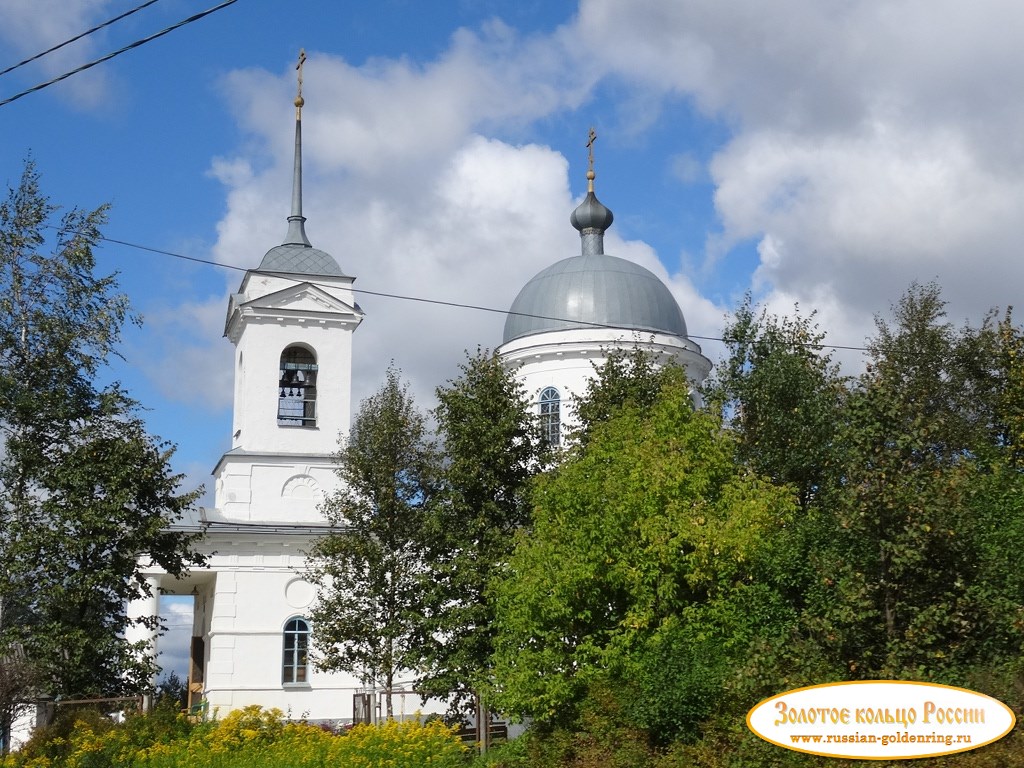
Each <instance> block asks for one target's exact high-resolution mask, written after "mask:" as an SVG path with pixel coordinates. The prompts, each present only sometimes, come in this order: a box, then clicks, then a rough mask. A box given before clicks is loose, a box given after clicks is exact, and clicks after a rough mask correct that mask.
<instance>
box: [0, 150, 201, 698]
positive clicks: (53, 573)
mask: <svg viewBox="0 0 1024 768" xmlns="http://www.w3.org/2000/svg"><path fill="white" fill-rule="evenodd" d="M56 210H57V209H56V207H55V206H53V205H51V204H50V203H49V201H48V199H47V198H46V197H45V196H44V195H43V194H42V193H41V191H40V189H39V179H38V174H37V173H36V171H35V168H34V166H33V164H32V163H31V162H29V163H28V164H27V165H26V168H25V172H24V174H23V176H22V178H21V183H20V185H19V187H18V188H17V189H13V190H11V191H10V194H9V196H8V198H7V200H6V201H5V202H3V203H2V204H0V350H2V352H0V412H2V413H3V418H2V420H0V430H2V432H3V438H4V449H5V452H6V457H5V461H4V462H3V464H2V465H0V573H2V576H0V606H2V613H0V639H2V640H4V641H6V643H11V642H17V643H19V644H20V645H21V646H22V647H24V649H25V652H26V654H27V656H28V658H29V659H30V660H31V662H32V664H33V665H34V667H35V668H36V669H37V670H38V671H39V673H40V677H41V681H42V682H41V686H42V688H43V689H44V690H47V691H48V692H49V693H50V694H51V695H57V694H61V695H65V696H68V695H70V696H82V695H97V694H106V695H113V694H122V693H129V692H138V691H140V690H145V689H148V688H149V687H150V680H151V679H152V676H153V674H154V673H155V671H156V670H155V666H154V662H153V659H152V657H151V656H149V655H147V654H146V653H145V651H146V649H145V648H144V647H141V646H134V645H132V644H130V643H128V642H127V641H126V640H125V638H124V629H125V627H126V626H127V625H128V623H129V619H128V617H127V613H126V607H127V604H128V602H129V601H130V600H132V599H136V598H139V597H143V596H146V595H148V593H149V587H148V585H147V584H146V583H145V581H144V579H143V578H142V576H141V575H140V558H143V557H146V558H148V559H149V560H150V561H151V562H152V563H154V564H156V565H158V566H160V567H162V568H164V569H166V571H167V572H168V573H170V574H172V575H180V574H182V573H183V572H184V571H185V570H186V569H187V567H188V566H189V565H192V564H198V563H200V562H201V558H199V557H198V556H197V555H196V554H195V553H194V552H193V551H192V547H191V545H192V541H193V537H188V536H181V535H177V534H172V533H169V532H168V530H167V527H168V525H169V524H170V523H172V522H173V521H175V520H177V519H179V518H180V516H181V515H182V514H183V513H184V511H185V510H186V509H187V508H188V507H189V506H190V505H191V504H192V503H193V502H194V500H195V498H196V496H197V493H193V494H184V495H179V494H178V486H179V483H180V479H181V478H180V476H179V475H175V474H174V473H173V472H172V471H171V469H170V464H169V459H170V454H171V448H170V447H169V446H168V445H167V444H165V443H162V442H160V441H158V440H155V439H154V438H152V437H151V436H150V435H149V434H148V433H147V432H146V429H145V425H144V424H143V422H142V420H141V418H140V417H139V415H138V406H137V404H136V403H135V401H134V400H132V399H131V397H129V395H128V394H127V393H126V392H125V391H124V390H123V389H122V388H121V387H120V386H119V385H118V384H116V383H114V384H110V385H107V386H105V387H102V386H100V385H99V383H98V382H97V379H98V375H99V374H100V372H101V371H102V369H103V366H104V364H105V363H106V362H107V360H108V359H109V358H110V356H111V355H113V354H116V348H117V344H118V341H119V339H120V332H121V328H122V325H123V323H124V321H125V320H126V319H127V318H128V317H129V307H128V302H127V299H126V298H125V297H124V296H123V295H122V294H120V293H118V292H117V282H116V278H115V276H107V277H97V276H96V275H95V274H94V272H95V261H94V258H93V249H94V248H95V246H96V243H97V242H98V240H99V237H100V230H99V228H100V226H101V225H102V224H103V222H104V220H105V215H106V208H105V207H102V208H99V209H97V210H95V211H91V212H83V211H79V210H72V211H71V212H69V213H67V214H65V215H64V216H63V217H62V218H61V220H60V222H59V224H57V225H56V226H55V229H54V232H55V234H53V235H52V237H51V238H48V237H47V231H46V230H47V228H48V227H49V222H50V221H51V220H52V218H53V215H54V214H55V212H56ZM50 240H52V244H53V250H52V252H50V253H45V252H44V251H43V248H44V246H45V245H47V243H48V242H49V241H50ZM139 621H141V622H143V623H146V624H148V625H150V626H153V625H154V624H155V622H156V618H155V617H145V618H142V619H140V620H139ZM154 628H155V627H154Z"/></svg>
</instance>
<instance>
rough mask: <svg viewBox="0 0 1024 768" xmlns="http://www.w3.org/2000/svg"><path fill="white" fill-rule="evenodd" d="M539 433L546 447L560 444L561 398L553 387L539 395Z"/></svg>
mask: <svg viewBox="0 0 1024 768" xmlns="http://www.w3.org/2000/svg"><path fill="white" fill-rule="evenodd" d="M540 433H541V439H542V440H544V442H546V443H547V444H548V445H554V446H557V445H561V444H562V396H561V395H560V394H559V393H558V390H557V389H555V388H554V387H545V388H544V391H542V392H541V393H540Z"/></svg>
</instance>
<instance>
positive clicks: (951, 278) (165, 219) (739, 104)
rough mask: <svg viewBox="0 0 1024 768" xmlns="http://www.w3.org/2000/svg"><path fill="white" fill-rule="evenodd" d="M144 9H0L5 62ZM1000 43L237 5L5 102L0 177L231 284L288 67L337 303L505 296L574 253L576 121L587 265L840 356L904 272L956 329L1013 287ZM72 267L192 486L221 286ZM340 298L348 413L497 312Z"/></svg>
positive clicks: (893, 17)
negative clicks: (91, 212) (761, 314)
mask: <svg viewBox="0 0 1024 768" xmlns="http://www.w3.org/2000/svg"><path fill="white" fill-rule="evenodd" d="M139 2H140V0H0V14H2V17H0V18H2V19H3V23H2V24H0V69H2V68H3V67H4V66H7V65H8V64H13V63H15V62H17V61H19V60H21V59H22V58H25V57H26V56H29V55H32V54H35V53H37V52H39V51H41V50H43V49H45V48H47V47H49V46H51V45H54V44H55V43H57V42H60V41H62V40H64V39H66V38H68V37H70V36H72V35H74V34H76V33H78V32H81V31H83V30H85V29H86V28H88V27H90V26H93V25H94V24H97V23H99V22H102V21H104V20H106V19H108V18H111V17H113V16H115V15H117V14H119V13H122V12H124V11H126V10H128V9H130V8H132V7H134V6H135V5H138V4H139ZM215 4H216V2H215V0H160V2H157V3H155V4H154V5H153V6H151V7H149V8H147V9H145V10H143V11H141V12H139V13H137V14H135V15H133V16H131V17H130V18H128V19H126V20H124V21H122V22H120V23H118V24H116V25H114V26H112V27H110V28H108V29H106V30H104V31H103V32H101V33H98V34H96V35H92V36H90V37H89V38H87V39H86V40H83V41H81V42H80V43H77V44H74V45H72V46H68V47H67V48H66V49H63V50H62V51H61V52H60V53H59V54H55V55H53V56H49V57H46V58H45V59H43V60H41V61H39V62H35V63H33V64H30V65H27V66H25V67H21V68H19V69H18V70H15V71H14V72H11V73H9V74H7V75H4V76H2V77H0V100H2V99H4V98H7V97H9V96H11V95H13V94H15V93H17V92H19V91H21V90H24V89H25V88H28V87H31V86H33V85H35V84H37V83H39V82H42V81H45V80H48V79H49V78H51V77H54V76H56V75H58V74H61V73H62V72H65V71H67V70H70V69H72V68H74V67H76V66H78V65H80V64H82V63H84V62H86V61H89V60H92V59H95V58H97V57H99V56H101V55H103V54H105V53H107V52H109V51H113V50H116V49H117V48H120V47H122V46H124V45H127V44H129V43H131V42H132V41H134V40H137V39H139V38H142V37H145V36H147V35H150V34H152V33H154V32H157V31H159V30H161V29H164V28H165V27H168V26H170V25H171V24H174V23H176V22H178V21H179V20H181V19H184V18H186V17H188V16H191V15H192V14H195V13H198V12H200V11H202V10H205V9H207V8H209V7H212V6H213V5H215ZM1022 37H1024V5H1021V4H1019V3H1015V2H1009V0H1007V1H1005V2H1001V1H998V0H979V1H978V2H974V3H971V4H965V3H962V2H954V0H913V1H912V0H862V1H861V2H822V0H777V1H776V2H773V3H772V4H770V5H768V6H766V5H765V4H764V3H763V2H761V1H760V0H730V2H711V1H710V0H581V1H580V2H579V3H572V2H554V1H549V0H517V1H512V0H480V1H477V2H470V0H451V1H450V2H440V1H438V2H430V3H427V2H422V1H421V2H413V0H352V1H351V2H345V3H339V2H336V1H335V0H292V1H290V2H280V1H278V0H238V2H236V3H235V4H233V5H231V6H229V7H227V8H225V9H223V10H220V11H218V12H216V13H214V14H211V15H210V16H208V17H206V18H204V19H202V20H200V21H198V22H196V23H194V24H190V25H188V26H185V27H183V28H181V29H179V30H177V31H175V32H172V33H170V34H169V35H167V36H165V37H162V38H160V39H158V40H155V41H153V42H151V43H148V44H146V45H144V46H142V47H140V48H137V49H135V50H133V51H130V52H128V53H125V54H124V55H122V56H120V57H118V58H115V59H113V60H111V61H109V62H106V63H104V64H102V65H99V66H97V67H95V68H93V69H91V70H89V71H87V72H84V73H82V74H79V75H76V76H74V77H71V78H69V79H67V80H65V81H64V82H62V83H60V84H57V85H54V86H52V87H49V88H46V89H44V90H42V91H39V92H37V93H33V94H30V95H28V96H25V97H24V98H21V99H19V100H17V101H14V102H11V103H10V104H7V105H5V106H3V107H0V146H2V147H3V151H2V153H0V181H3V182H5V183H7V184H9V185H13V184H16V183H17V180H18V178H19V176H20V173H21V168H22V164H23V160H24V158H25V157H26V156H27V155H28V154H30V153H31V156H32V157H33V158H34V160H35V161H36V163H37V165H38V169H39V171H40V172H41V173H42V183H43V188H44V190H45V191H46V192H47V193H48V194H49V195H50V196H51V198H52V199H53V201H54V202H57V203H59V204H61V205H64V206H68V207H70V206H79V207H95V206H98V205H100V204H102V203H105V202H109V203H111V204H112V209H111V213H110V222H109V225H108V226H107V228H106V230H105V232H106V234H107V236H109V237H111V238H114V239H117V240H122V241H127V242H131V243H136V244H139V245H143V246H147V247H150V248H156V249H161V250H166V251H172V252H176V253H181V254H185V255H189V256H194V257H197V258H201V259H209V260H213V261H217V262H220V263H224V264H230V265H232V266H235V267H241V268H246V267H254V266H256V265H257V264H258V263H259V261H260V259H261V257H262V255H263V253H264V252H266V250H267V249H268V248H270V247H271V246H273V245H275V244H277V243H279V242H280V241H281V240H282V238H283V237H284V234H285V231H286V223H285V217H286V216H287V214H288V205H289V199H290V198H289V196H290V186H289V185H290V167H291V148H292V137H293V134H292V131H293V126H294V122H293V116H294V112H293V108H292V106H291V102H292V99H293V98H294V92H295V69H294V65H295V61H296V57H297V54H298V51H299V49H300V48H305V50H306V52H307V56H308V60H307V63H306V66H305V88H304V95H305V98H306V107H305V110H304V113H303V127H304V135H303V139H304V149H305V213H306V216H307V218H308V222H307V225H306V230H307V233H308V234H309V237H310V239H311V241H312V243H313V245H315V246H316V247H318V248H321V249H323V250H326V251H328V252H329V253H331V254H332V255H334V256H335V258H336V259H337V260H338V262H339V263H340V264H341V266H342V269H344V270H345V271H346V272H347V273H348V274H352V275H355V276H356V277H357V282H356V287H357V288H363V289H368V290H373V291H384V292H393V293H398V294H408V295H416V296H423V297H428V298H437V299H441V300H445V301H455V302H466V303H472V304H480V305H486V306H493V307H498V308H504V307H507V306H508V305H509V304H510V303H511V301H512V299H513V298H514V296H515V294H516V292H517V291H518V289H519V287H521V286H522V284H523V283H525V281H526V280H527V279H528V278H529V277H530V276H531V275H532V274H534V273H536V272H537V271H539V270H540V269H541V268H543V267H544V266H546V265H548V264H550V263H552V262H553V261H555V260H557V259H559V258H563V257H565V256H569V255H572V254H574V253H576V252H577V251H578V236H577V233H576V232H575V230H573V229H572V228H571V227H570V226H569V224H568V216H569V213H570V212H571V211H572V209H573V207H574V206H575V204H576V203H577V201H578V200H579V198H580V197H581V196H582V195H583V193H584V191H585V185H586V182H585V178H584V174H585V171H586V149H585V147H584V144H585V142H586V136H587V130H588V128H590V127H591V126H593V127H595V129H596V130H597V133H598V136H599V138H598V141H597V144H596V149H595V157H596V170H597V174H598V177H597V191H598V195H599V197H600V198H601V200H602V202H604V203H605V204H606V205H607V206H608V207H610V208H611V209H612V210H613V211H614V213H615V224H614V226H613V229H612V231H611V232H610V233H609V235H608V239H607V241H606V249H607V250H608V251H609V252H610V253H613V254H615V255H619V256H623V257H626V258H631V259H633V260H636V261H638V262H640V263H642V264H644V265H645V266H647V267H649V268H651V269H654V270H655V271H656V272H657V273H658V274H659V275H660V276H661V277H662V278H663V279H664V280H665V281H666V283H667V284H668V285H669V286H670V287H671V289H672V290H673V292H674V294H675V295H676V297H677V299H678V300H679V303H680V306H681V307H682V309H683V312H684V314H685V316H686V319H687V323H688V326H689V329H690V332H691V333H692V334H696V335H701V336H712V337H713V336H717V335H718V334H719V333H720V331H721V328H722V320H723V317H724V315H725V313H726V312H728V311H729V309H730V308H732V307H733V306H734V305H735V303H736V302H737V300H738V299H739V297H741V296H742V294H743V293H744V292H745V291H748V290H750V291H753V292H754V294H755V295H756V296H758V297H759V298H760V299H761V300H762V301H764V302H765V303H766V304H767V305H768V306H770V307H772V308H774V309H776V310H777V311H780V312H785V311H787V310H788V309H790V308H791V307H792V306H793V304H794V303H799V304H800V306H801V307H802V308H803V309H805V310H809V309H816V310H818V312H819V319H820V321H821V323H822V326H823V327H824V328H826V329H827V330H828V331H829V338H830V339H831V340H832V341H834V342H835V343H838V344H859V343H860V342H862V341H863V339H864V338H865V336H866V335H867V334H868V333H870V331H871V328H872V316H873V314H874V313H876V312H885V311H886V310H887V308H888V307H889V305H890V304H891V302H892V301H894V300H895V299H896V298H897V297H898V296H899V295H900V293H902V291H903V290H904V289H905V288H906V286H907V285H908V284H909V282H910V281H911V280H915V279H916V280H920V281H927V280H937V281H938V282H939V283H940V284H941V285H943V287H944V289H945V295H946V297H947V299H948V300H949V302H950V315H951V317H952V318H953V319H954V320H956V321H957V322H960V321H962V320H963V319H964V318H972V319H977V318H979V317H981V316H982V315H983V314H984V312H985V311H986V310H987V309H988V308H990V307H992V306H994V305H1000V306H1002V305H1006V304H1008V303H1012V302H1014V301H1015V300H1016V299H1017V294H1018V293H1019V290H1020V289H1019V286H1020V285H1022V284H1024V260H1022V259H1021V258H1020V255H1019V250H1020V248H1019V244H1020V243H1021V242H1022V240H1024V237H1022V235H1024V216H1021V210H1022V203H1024V139H1022V138H1021V137H1024V125H1022V123H1024V107H1022V104H1024V102H1022V101H1021V100H1020V99H1019V98H1018V95H1019V94H1020V93H1022V92H1024V87H1022V86H1024V82H1021V81H1022V80H1024V45H1021V39H1022ZM98 255H99V258H100V266H101V269H103V270H106V271H110V270H118V271H119V272H120V274H121V282H122V286H123V288H124V290H125V291H126V292H127V293H128V294H129V295H130V296H131V298H132V300H133V302H134V305H135V307H136V309H137V310H138V311H139V312H141V313H142V315H143V316H144V317H145V320H146V322H145V325H144V326H143V327H142V328H140V329H134V328H133V329H129V330H128V331H127V332H126V335H125V345H124V358H125V359H124V361H123V362H118V363H116V364H115V365H114V366H113V367H112V370H111V373H110V375H111V376H116V377H118V378H120V379H122V380H123V381H124V382H125V383H126V384H127V385H128V387H129V388H130V389H131V390H132V392H133V393H135V395H136V396H137V397H138V399H139V400H141V401H142V403H143V404H144V405H145V406H146V407H147V409H148V411H147V418H148V420H149V423H150V426H151V429H152V430H153V432H154V433H156V434H158V435H160V436H161V437H163V438H165V439H168V440H170V441H172V442H174V443H176V444H177V445H178V446H179V449H178V453H177V455H176V458H175V465H176V467H177V468H178V469H179V470H180V471H181V472H184V473H185V474H186V475H187V476H188V483H189V484H192V485H194V484H197V483H200V482H206V481H207V478H208V476H209V472H210V471H211V470H212V468H213V466H214V464H215V463H216V460H217V458H218V457H219V455H220V453H221V452H222V451H223V450H225V448H226V447H227V446H228V443H229V434H230V396H231V378H230V377H231V370H232V366H231V364H230V358H231V349H230V344H229V343H228V342H227V341H226V340H225V339H223V338H222V333H223V321H224V314H225V310H226V302H227V296H228V294H229V292H230V291H232V290H234V289H235V288H236V287H237V285H238V283H239V281H240V279H241V273H240V272H237V271H230V270H223V269H217V268H213V267H207V266H202V265H198V264H193V263H189V262H186V261H182V260H180V259H174V258H170V257H167V256H161V255H158V254H154V253H150V252H146V251H143V250H138V249H134V248H129V247H125V246H120V245H114V244H109V243H108V244H106V245H104V247H103V248H102V250H101V251H100V253H99V254H98ZM360 303H361V306H362V307H363V309H364V310H365V312H366V319H365V321H364V323H363V325H362V327H361V328H360V329H359V331H358V332H357V334H356V344H355V352H354V355H355V358H354V370H353V390H354V402H358V400H359V398H361V397H365V396H366V395H368V394H370V393H371V392H372V391H373V390H374V389H375V388H376V387H377V386H378V384H379V383H380V382H381V381H382V379H383V375H384V371H385V370H386V368H387V366H388V364H389V363H390V362H391V361H394V363H395V364H396V365H397V366H398V367H400V368H401V369H402V370H403V372H404V373H405V375H406V377H407V378H408V379H409V380H410V381H411V383H412V386H413V391H414V392H415V393H416V394H417V396H418V397H419V399H420V401H421V402H422V403H423V404H424V405H425V406H429V405H430V396H431V392H432V391H433V388H434V387H435V386H437V385H438V384H440V383H442V382H444V381H445V380H446V379H448V378H450V377H452V376H454V375H455V373H456V365H457V363H458V361H459V360H460V359H461V358H462V352H463V350H464V349H467V348H469V349H475V348H476V346H477V345H482V346H484V347H493V346H495V345H496V344H498V343H499V341H500V334H501V325H502V318H501V317H500V316H497V315H491V314H482V313H474V312H470V311H467V310H458V309H452V308H441V307H431V306H428V305H424V304H419V303H412V302H403V301H398V300H394V299H385V298H380V297H372V296H364V297H362V298H361V299H360ZM702 343H703V342H702ZM705 350H706V351H707V352H708V353H709V356H710V357H712V359H714V358H715V357H716V355H717V354H718V352H717V349H716V348H715V346H714V344H713V343H709V344H706V345H705ZM849 362H850V364H851V365H855V364H856V358H855V356H854V357H853V358H852V359H850V360H849Z"/></svg>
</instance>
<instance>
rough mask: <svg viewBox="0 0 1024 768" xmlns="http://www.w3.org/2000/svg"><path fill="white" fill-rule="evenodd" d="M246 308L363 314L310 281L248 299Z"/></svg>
mask: <svg viewBox="0 0 1024 768" xmlns="http://www.w3.org/2000/svg"><path fill="white" fill-rule="evenodd" d="M241 309H242V310H243V311H244V310H289V311H291V312H299V313H307V312H329V313H331V314H342V315H361V314H362V312H360V311H359V310H358V309H356V308H355V307H353V306H352V305H351V304H349V303H348V302H345V301H342V300H341V299H339V298H338V297H337V296H334V295H332V294H330V293H328V292H327V291H325V290H324V289H323V288H320V287H318V286H315V285H311V284H310V283H298V284H297V285H293V286H289V287H288V288H284V289H282V290H280V291H275V292H274V293H269V294H267V295H265V296H260V297H258V298H255V299H252V300H251V301H246V302H243V303H242V304H241Z"/></svg>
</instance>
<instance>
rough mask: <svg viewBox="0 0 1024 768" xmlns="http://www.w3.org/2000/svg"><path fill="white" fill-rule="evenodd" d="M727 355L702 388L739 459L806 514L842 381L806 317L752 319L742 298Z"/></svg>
mask: <svg viewBox="0 0 1024 768" xmlns="http://www.w3.org/2000/svg"><path fill="white" fill-rule="evenodd" d="M723 339H724V340H725V345H726V350H727V354H726V357H725V359H724V360H722V361H721V362H720V363H719V365H718V366H717V367H716V368H715V372H714V374H713V375H712V377H711V378H710V379H709V380H708V382H707V384H706V385H705V395H706V399H707V402H708V406H709V407H710V408H713V409H716V410H718V411H720V412H721V413H722V417H723V419H724V420H725V423H726V424H727V425H728V426H729V427H730V429H732V430H733V431H735V432H736V434H737V435H738V436H739V438H740V443H739V448H738V451H737V454H738V457H739V459H740V460H741V461H742V462H744V463H745V464H747V465H749V466H750V467H751V468H752V469H753V470H754V471H755V472H757V473H759V474H763V475H766V476H767V477H770V478H771V479H773V480H775V481H776V482H778V483H788V484H791V485H792V486H793V487H794V488H795V489H796V490H797V493H798V495H799V499H800V504H801V507H802V508H803V509H804V510H805V511H806V510H807V509H808V507H809V506H810V505H811V503H812V502H813V500H814V498H815V496H816V494H817V493H818V491H819V490H820V488H821V486H822V484H823V483H824V482H825V481H826V479H825V475H826V473H827V472H828V471H829V468H830V466H831V465H832V464H833V457H834V453H835V447H836V446H835V437H836V429H837V428H838V425H839V421H840V413H841V407H842V400H843V396H844V394H845V391H846V388H845V382H844V381H843V379H842V377H841V376H840V374H839V371H838V369H837V367H836V366H835V365H834V364H833V363H832V361H831V359H830V356H829V355H828V354H827V353H826V352H825V351H824V348H823V347H821V346H820V344H821V343H822V341H823V340H824V336H823V334H822V333H821V332H820V331H819V330H818V328H817V326H816V325H815V324H814V316H813V315H811V316H810V317H802V316H800V315H799V314H798V313H797V314H796V315H795V316H794V317H782V318H780V317H776V316H772V315H769V314H768V313H767V311H765V310H762V311H761V312H760V313H758V312H757V311H756V310H755V308H754V307H753V306H752V304H751V298H750V296H749V295H747V296H746V298H745V299H744V301H743V303H742V304H741V305H740V307H739V308H738V309H737V310H736V313H735V315H734V316H733V318H732V320H730V321H729V322H728V323H727V324H726V327H725V330H724V332H723Z"/></svg>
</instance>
